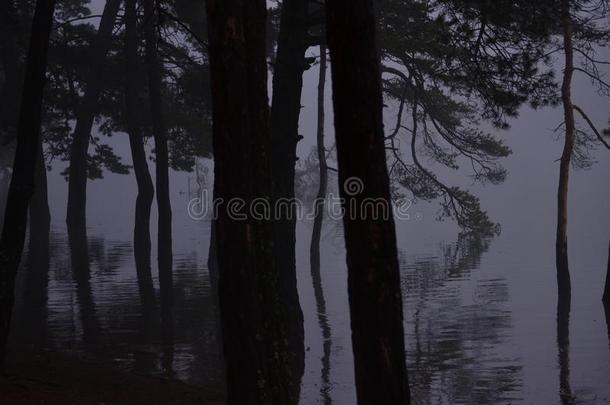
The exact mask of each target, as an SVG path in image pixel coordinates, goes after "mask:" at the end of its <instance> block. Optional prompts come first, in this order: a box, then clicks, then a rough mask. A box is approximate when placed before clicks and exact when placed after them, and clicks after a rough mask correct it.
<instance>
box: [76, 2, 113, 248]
mask: <svg viewBox="0 0 610 405" xmlns="http://www.w3.org/2000/svg"><path fill="white" fill-rule="evenodd" d="M120 3H121V2H120V0H108V1H107V2H106V5H105V6H104V12H103V14H102V18H101V20H100V25H99V29H98V32H97V35H96V36H95V39H94V40H93V42H92V43H91V56H90V59H89V61H90V65H89V73H88V77H87V88H86V90H85V94H84V95H83V97H82V100H81V103H80V105H79V106H78V108H77V112H76V126H75V128H74V134H73V136H72V144H71V146H70V167H69V170H68V172H69V176H70V179H69V184H68V211H67V215H66V221H67V224H68V232H72V233H74V234H75V237H77V238H82V237H83V235H84V236H85V237H86V235H87V231H86V227H87V217H86V214H87V213H86V207H87V202H86V201H87V149H88V148H89V138H90V136H91V129H92V128H93V121H94V119H95V115H96V112H97V110H98V105H97V104H98V100H99V96H100V93H101V91H102V87H103V80H102V73H103V67H104V59H105V58H106V54H107V52H108V49H109V47H110V44H111V41H112V30H113V28H114V23H115V20H116V16H117V13H118V11H119V5H120Z"/></svg>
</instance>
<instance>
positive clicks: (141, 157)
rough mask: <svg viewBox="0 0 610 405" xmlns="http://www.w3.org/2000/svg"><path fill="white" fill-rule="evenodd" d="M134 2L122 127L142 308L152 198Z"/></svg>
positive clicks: (128, 3) (149, 284) (147, 287)
mask: <svg viewBox="0 0 610 405" xmlns="http://www.w3.org/2000/svg"><path fill="white" fill-rule="evenodd" d="M136 6H137V4H136V0H125V72H126V73H125V123H126V127H127V132H128V135H129V145H130V148H131V158H132V161H133V170H134V173H135V177H136V182H137V184H138V196H137V198H136V214H135V226H134V231H133V250H134V256H135V261H136V271H137V274H138V281H139V285H140V296H141V299H142V304H143V306H144V307H149V306H150V305H151V303H152V302H154V289H153V281H152V274H151V268H150V267H151V259H150V250H151V242H150V210H151V205H152V202H153V198H154V186H153V182H152V178H151V176H150V172H149V171H148V163H147V159H146V150H145V149H144V137H143V134H142V128H141V124H140V120H139V109H138V103H139V101H140V98H139V94H140V91H139V89H138V83H139V80H138V72H139V71H140V69H139V66H140V58H139V55H138V45H139V43H140V41H139V37H138V26H137V24H138V14H137V7H136Z"/></svg>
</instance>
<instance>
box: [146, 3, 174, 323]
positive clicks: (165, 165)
mask: <svg viewBox="0 0 610 405" xmlns="http://www.w3.org/2000/svg"><path fill="white" fill-rule="evenodd" d="M155 5H156V3H155V0H144V20H145V21H146V27H145V36H146V38H145V39H146V41H145V42H146V65H147V68H148V69H147V70H148V90H149V91H148V94H149V97H150V109H151V114H152V124H153V136H154V138H155V158H156V161H155V162H156V165H155V174H156V186H157V187H156V188H157V208H158V211H159V227H158V234H157V241H158V243H157V246H158V247H157V248H158V252H157V254H158V257H157V259H158V264H159V287H160V290H161V308H162V313H163V314H164V316H166V317H167V316H170V312H171V306H172V289H173V287H172V284H173V281H172V206H171V203H170V197H169V156H168V154H169V153H168V149H167V128H166V127H165V121H164V111H163V102H162V97H163V96H162V94H161V86H162V78H161V66H160V61H159V57H158V55H157V40H158V38H157V24H158V23H159V16H158V13H156V12H155Z"/></svg>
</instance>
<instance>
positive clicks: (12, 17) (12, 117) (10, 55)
mask: <svg viewBox="0 0 610 405" xmlns="http://www.w3.org/2000/svg"><path fill="white" fill-rule="evenodd" d="M22 34H23V33H22V24H21V23H20V16H19V13H18V11H17V10H16V9H15V7H14V3H13V2H12V1H8V0H3V1H2V2H0V35H2V39H3V40H2V42H1V43H0V60H1V61H2V67H3V71H4V81H3V84H2V89H0V100H2V103H0V130H3V131H6V134H7V135H8V136H7V137H6V138H2V137H0V146H4V145H3V144H6V143H9V142H11V141H13V140H14V139H15V135H16V126H17V117H18V115H19V110H18V108H19V98H20V97H21V95H20V94H19V89H20V86H21V85H22V83H23V77H22V75H23V66H22V63H21V62H20V61H21V57H20V56H21V51H22V49H23V46H24V44H23V35H22Z"/></svg>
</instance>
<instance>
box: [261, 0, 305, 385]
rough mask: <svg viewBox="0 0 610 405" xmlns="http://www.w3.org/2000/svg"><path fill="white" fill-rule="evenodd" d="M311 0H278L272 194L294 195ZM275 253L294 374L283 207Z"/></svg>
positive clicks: (293, 299)
mask: <svg viewBox="0 0 610 405" xmlns="http://www.w3.org/2000/svg"><path fill="white" fill-rule="evenodd" d="M308 4H309V0H285V1H284V2H283V3H282V13H281V18H280V31H279V37H278V45H277V57H276V60H275V65H274V72H273V99H272V104H271V121H270V125H271V149H270V152H271V159H270V162H271V166H272V173H274V177H273V195H274V198H276V199H287V200H289V201H292V200H293V199H294V197H295V195H294V176H295V163H296V149H297V142H298V140H299V116H300V113H301V92H302V89H303V72H304V71H305V69H306V68H307V67H308V65H307V64H306V62H305V51H306V50H307V48H308V45H307V39H308V34H307V29H308V26H307V17H308ZM275 220H276V222H275V232H276V235H277V238H276V259H277V264H278V269H279V271H280V282H281V286H282V287H281V292H282V295H283V298H282V299H283V302H284V305H286V307H287V309H288V311H289V313H290V314H291V315H290V319H289V322H290V325H289V327H290V329H289V331H288V339H289V343H290V347H291V350H292V352H293V353H295V358H294V359H295V364H294V365H293V366H294V370H295V371H294V372H295V374H298V375H302V373H303V371H304V365H305V363H304V362H305V340H304V339H305V332H304V329H303V312H302V311H301V306H300V303H299V293H298V290H297V278H296V258H295V255H296V251H295V244H296V218H295V212H293V211H291V212H287V213H286V215H282V217H281V218H275Z"/></svg>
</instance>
